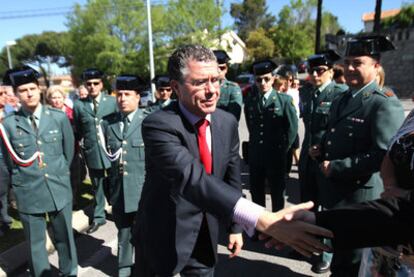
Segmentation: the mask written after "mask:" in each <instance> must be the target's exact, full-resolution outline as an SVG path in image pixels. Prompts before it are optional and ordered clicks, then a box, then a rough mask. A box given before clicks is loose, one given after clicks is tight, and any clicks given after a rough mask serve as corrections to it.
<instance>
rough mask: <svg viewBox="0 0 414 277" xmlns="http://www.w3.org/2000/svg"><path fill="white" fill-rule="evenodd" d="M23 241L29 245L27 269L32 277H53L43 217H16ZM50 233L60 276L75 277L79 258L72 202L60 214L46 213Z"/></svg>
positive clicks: (25, 215)
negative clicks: (24, 238) (20, 226)
mask: <svg viewBox="0 0 414 277" xmlns="http://www.w3.org/2000/svg"><path fill="white" fill-rule="evenodd" d="M19 214H20V219H21V221H22V223H23V229H24V234H25V237H26V241H28V244H29V266H30V273H31V275H32V276H35V277H37V276H41V277H44V276H52V272H51V268H50V264H49V260H48V253H47V250H46V247H45V246H46V213H40V214H25V213H19ZM47 215H48V216H49V220H50V223H51V226H52V231H53V237H52V238H53V244H54V245H55V247H56V250H57V252H58V257H59V271H60V272H61V274H62V275H63V276H76V274H77V266H78V258H77V254H76V246H75V240H74V236H73V230H72V202H70V203H69V204H68V205H66V206H65V207H64V208H63V209H61V210H60V211H54V212H48V213H47Z"/></svg>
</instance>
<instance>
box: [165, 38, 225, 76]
mask: <svg viewBox="0 0 414 277" xmlns="http://www.w3.org/2000/svg"><path fill="white" fill-rule="evenodd" d="M191 60H193V61H197V62H210V61H216V62H217V59H216V56H215V55H214V53H213V51H211V50H210V49H209V48H207V47H205V46H202V45H198V44H189V45H184V46H181V47H179V48H178V49H176V50H175V51H174V53H172V55H171V56H170V58H169V59H168V75H169V76H170V78H171V79H172V80H177V81H182V80H183V78H184V75H186V74H188V72H186V70H187V65H188V62H189V61H191Z"/></svg>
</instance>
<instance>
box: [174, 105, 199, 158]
mask: <svg viewBox="0 0 414 277" xmlns="http://www.w3.org/2000/svg"><path fill="white" fill-rule="evenodd" d="M172 105H174V106H173V107H174V110H175V111H176V113H177V114H178V115H179V116H180V118H181V122H182V124H183V129H184V130H183V132H182V133H183V135H184V136H185V138H184V142H186V143H187V147H188V150H189V151H190V153H192V154H193V155H194V157H196V158H197V159H200V153H199V151H198V143H197V132H196V129H195V127H194V126H193V125H191V123H190V122H189V121H188V120H187V118H186V117H185V115H184V114H183V113H182V112H181V109H180V107H179V105H178V101H176V102H173V104H172Z"/></svg>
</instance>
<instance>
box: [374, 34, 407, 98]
mask: <svg viewBox="0 0 414 277" xmlns="http://www.w3.org/2000/svg"><path fill="white" fill-rule="evenodd" d="M385 34H386V35H387V36H388V37H389V38H390V39H391V40H392V42H393V43H394V45H395V47H396V48H397V49H396V50H395V51H389V52H385V53H384V54H382V58H381V64H382V66H383V67H384V70H385V84H386V85H387V86H389V87H391V88H392V89H393V90H394V91H395V93H396V94H397V95H398V96H399V97H400V98H406V97H412V96H414V28H410V29H401V30H397V31H395V32H388V33H385Z"/></svg>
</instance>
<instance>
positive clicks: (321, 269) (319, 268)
mask: <svg viewBox="0 0 414 277" xmlns="http://www.w3.org/2000/svg"><path fill="white" fill-rule="evenodd" d="M330 265H331V263H329V262H325V261H322V262H317V263H316V264H314V265H313V266H312V267H311V270H312V272H315V273H318V274H322V273H326V272H328V271H329V267H330Z"/></svg>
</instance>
